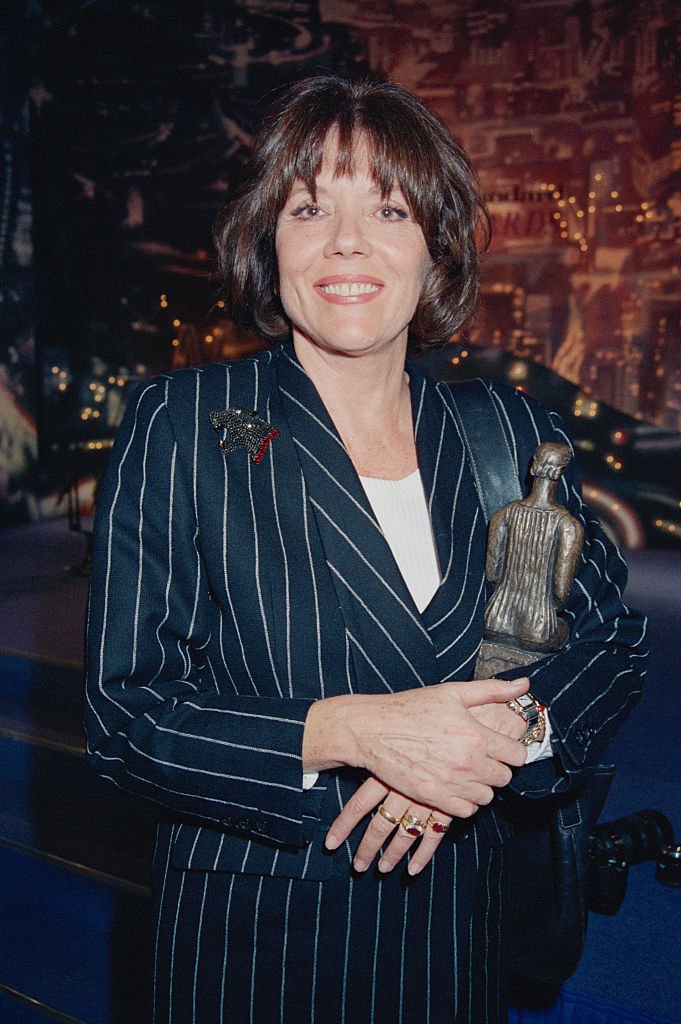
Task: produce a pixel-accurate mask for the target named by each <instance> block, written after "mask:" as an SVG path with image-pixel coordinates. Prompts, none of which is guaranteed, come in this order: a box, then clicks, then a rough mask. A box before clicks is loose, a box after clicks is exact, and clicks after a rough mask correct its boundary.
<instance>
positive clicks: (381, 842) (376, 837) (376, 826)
mask: <svg viewBox="0 0 681 1024" xmlns="http://www.w3.org/2000/svg"><path fill="white" fill-rule="evenodd" d="M408 807H409V801H408V800H407V798H406V797H403V796H402V795H401V794H400V793H389V794H388V796H387V797H386V799H385V800H384V801H383V803H382V804H379V807H378V810H377V811H376V813H375V814H374V815H373V817H372V819H371V821H370V822H369V824H368V825H367V828H366V832H365V833H364V835H363V836H362V840H361V842H360V844H359V846H358V847H357V850H356V852H355V856H354V858H353V861H352V863H353V866H354V868H355V871H366V869H367V868H368V867H369V865H370V864H371V863H372V862H373V860H374V858H375V857H376V854H377V853H378V851H379V850H380V849H381V847H383V846H385V844H386V843H387V841H388V840H389V838H390V836H391V835H392V834H393V832H394V831H395V829H396V828H397V827H398V826H399V824H400V821H401V820H402V815H403V814H404V813H405V812H406V810H407V808H408Z"/></svg>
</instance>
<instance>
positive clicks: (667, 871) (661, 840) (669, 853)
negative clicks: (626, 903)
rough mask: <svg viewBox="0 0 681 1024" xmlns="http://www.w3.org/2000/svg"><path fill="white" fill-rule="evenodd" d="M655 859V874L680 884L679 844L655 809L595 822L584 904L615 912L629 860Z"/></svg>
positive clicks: (665, 882)
mask: <svg viewBox="0 0 681 1024" xmlns="http://www.w3.org/2000/svg"><path fill="white" fill-rule="evenodd" d="M647 860H655V861H657V871H656V878H657V880H658V881H659V882H661V883H662V884H663V885H669V886H673V887H678V886H681V847H680V846H677V845H675V842H674V830H673V828H672V826H671V823H670V822H669V820H668V819H667V818H666V817H665V816H664V814H661V813H660V812H659V811H650V810H647V811H637V812H636V813H634V814H628V815H627V816H626V817H625V818H618V819H617V820H616V821H609V822H605V823H604V824H602V825H596V826H595V827H594V829H593V831H592V832H591V833H590V835H589V847H588V866H589V875H588V906H589V910H593V911H594V912H595V913H597V914H608V915H612V914H616V913H617V911H618V910H619V908H620V906H621V904H622V900H623V899H624V894H625V892H626V889H627V878H628V875H629V865H630V864H642V863H643V861H647Z"/></svg>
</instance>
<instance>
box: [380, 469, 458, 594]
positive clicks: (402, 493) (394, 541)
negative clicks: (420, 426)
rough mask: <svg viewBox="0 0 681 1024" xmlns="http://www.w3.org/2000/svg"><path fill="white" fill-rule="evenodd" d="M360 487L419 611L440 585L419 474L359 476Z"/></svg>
mask: <svg viewBox="0 0 681 1024" xmlns="http://www.w3.org/2000/svg"><path fill="white" fill-rule="evenodd" d="M360 480H361V482H362V487H363V488H364V490H365V492H366V496H367V498H368V499H369V502H370V504H371V507H372V509H373V510H374V515H375V516H376V518H377V519H378V523H379V526H380V527H381V530H382V531H383V535H384V536H385V539H386V540H387V542H388V544H389V546H390V550H391V551H392V553H393V558H394V559H395V561H396V562H397V567H398V569H399V570H400V572H401V573H402V576H403V578H404V582H405V583H406V584H407V589H408V590H409V593H410V594H411V596H412V598H413V601H414V604H415V605H416V607H417V608H418V610H419V611H420V612H422V611H423V609H424V608H425V607H426V606H427V605H428V604H430V601H431V598H432V597H433V594H434V593H435V591H436V590H437V588H438V587H439V586H440V567H439V565H438V561H437V554H436V551H435V541H434V539H433V529H432V525H431V522H430V514H429V512H428V505H427V504H426V496H425V494H424V493H423V484H422V482H421V474H420V473H419V471H418V469H415V470H414V472H413V473H410V474H409V476H405V477H403V478H402V479H401V480H376V479H375V478H374V477H370V476H361V477H360Z"/></svg>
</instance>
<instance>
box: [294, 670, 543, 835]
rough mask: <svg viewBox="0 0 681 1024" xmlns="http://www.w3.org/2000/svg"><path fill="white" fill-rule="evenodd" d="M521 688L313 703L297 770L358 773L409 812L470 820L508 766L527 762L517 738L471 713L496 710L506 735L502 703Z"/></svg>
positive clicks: (474, 687) (466, 688) (453, 688)
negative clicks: (409, 805)
mask: <svg viewBox="0 0 681 1024" xmlns="http://www.w3.org/2000/svg"><path fill="white" fill-rule="evenodd" d="M527 689H528V680H527V679H517V680H514V681H513V682H507V681H506V680H502V679H486V680H485V679H478V680H474V681H473V682H467V683H439V684H437V685H433V686H426V687H423V688H419V689H414V690H406V691H403V692H400V693H395V694H386V695H385V696H382V695H381V696H379V695H362V694H352V695H347V696H342V697H330V698H328V699H327V700H322V701H318V702H317V703H316V704H314V705H313V706H312V707H311V709H310V712H309V714H308V717H307V721H306V724H305V733H304V736H303V769H304V771H320V770H324V769H326V768H334V767H338V766H340V765H344V764H345V765H351V766H354V767H358V768H364V769H366V770H367V771H368V772H369V774H370V775H372V776H374V778H376V779H380V780H381V781H382V782H383V784H384V785H385V786H386V787H387V788H388V789H391V790H394V791H395V792H397V793H403V794H404V796H405V797H406V798H407V799H408V800H410V801H412V802H413V803H414V805H415V806H416V805H418V806H421V807H426V808H427V807H437V808H438V809H439V810H440V811H443V812H444V813H445V814H448V815H452V816H454V817H459V818H467V817H470V815H471V814H474V813H475V811H476V810H477V809H478V807H482V806H483V805H484V804H488V803H489V802H490V801H491V800H492V798H493V796H494V789H495V788H497V787H501V786H506V785H508V783H509V782H510V781H511V777H512V774H513V773H512V768H514V767H520V765H522V764H524V763H525V759H526V756H527V750H526V748H525V747H524V746H523V745H522V744H521V743H518V742H517V737H518V733H517V732H516V733H515V734H514V735H506V734H504V731H498V729H497V727H496V726H497V723H496V718H495V716H494V715H493V714H492V713H491V712H487V715H488V717H489V719H490V724H487V723H485V722H484V721H480V720H479V718H478V716H479V715H480V714H482V712H481V711H479V710H477V709H481V708H483V707H484V706H486V705H502V706H503V712H504V714H503V715H501V716H500V717H501V718H502V719H503V720H504V721H505V722H508V726H507V727H506V731H508V729H510V728H511V722H510V720H509V719H507V718H506V714H505V713H506V712H508V714H509V715H513V712H511V711H509V710H508V708H506V707H505V704H506V701H508V700H510V699H511V698H512V697H517V696H520V694H522V693H525V692H527ZM514 717H519V716H514ZM493 719H494V722H492V720H493ZM513 726H514V727H516V726H517V723H513Z"/></svg>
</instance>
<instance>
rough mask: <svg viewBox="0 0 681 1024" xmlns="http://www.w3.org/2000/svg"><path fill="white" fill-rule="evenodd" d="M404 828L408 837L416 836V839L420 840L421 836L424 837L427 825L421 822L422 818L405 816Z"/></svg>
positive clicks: (410, 815)
mask: <svg viewBox="0 0 681 1024" xmlns="http://www.w3.org/2000/svg"><path fill="white" fill-rule="evenodd" d="M402 827H403V828H404V831H405V832H406V833H407V835H408V836H414V838H415V839H418V838H419V836H422V835H423V830H424V829H425V827H426V823H425V822H424V821H421V819H420V818H416V817H414V815H413V814H404V815H403V816H402Z"/></svg>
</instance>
